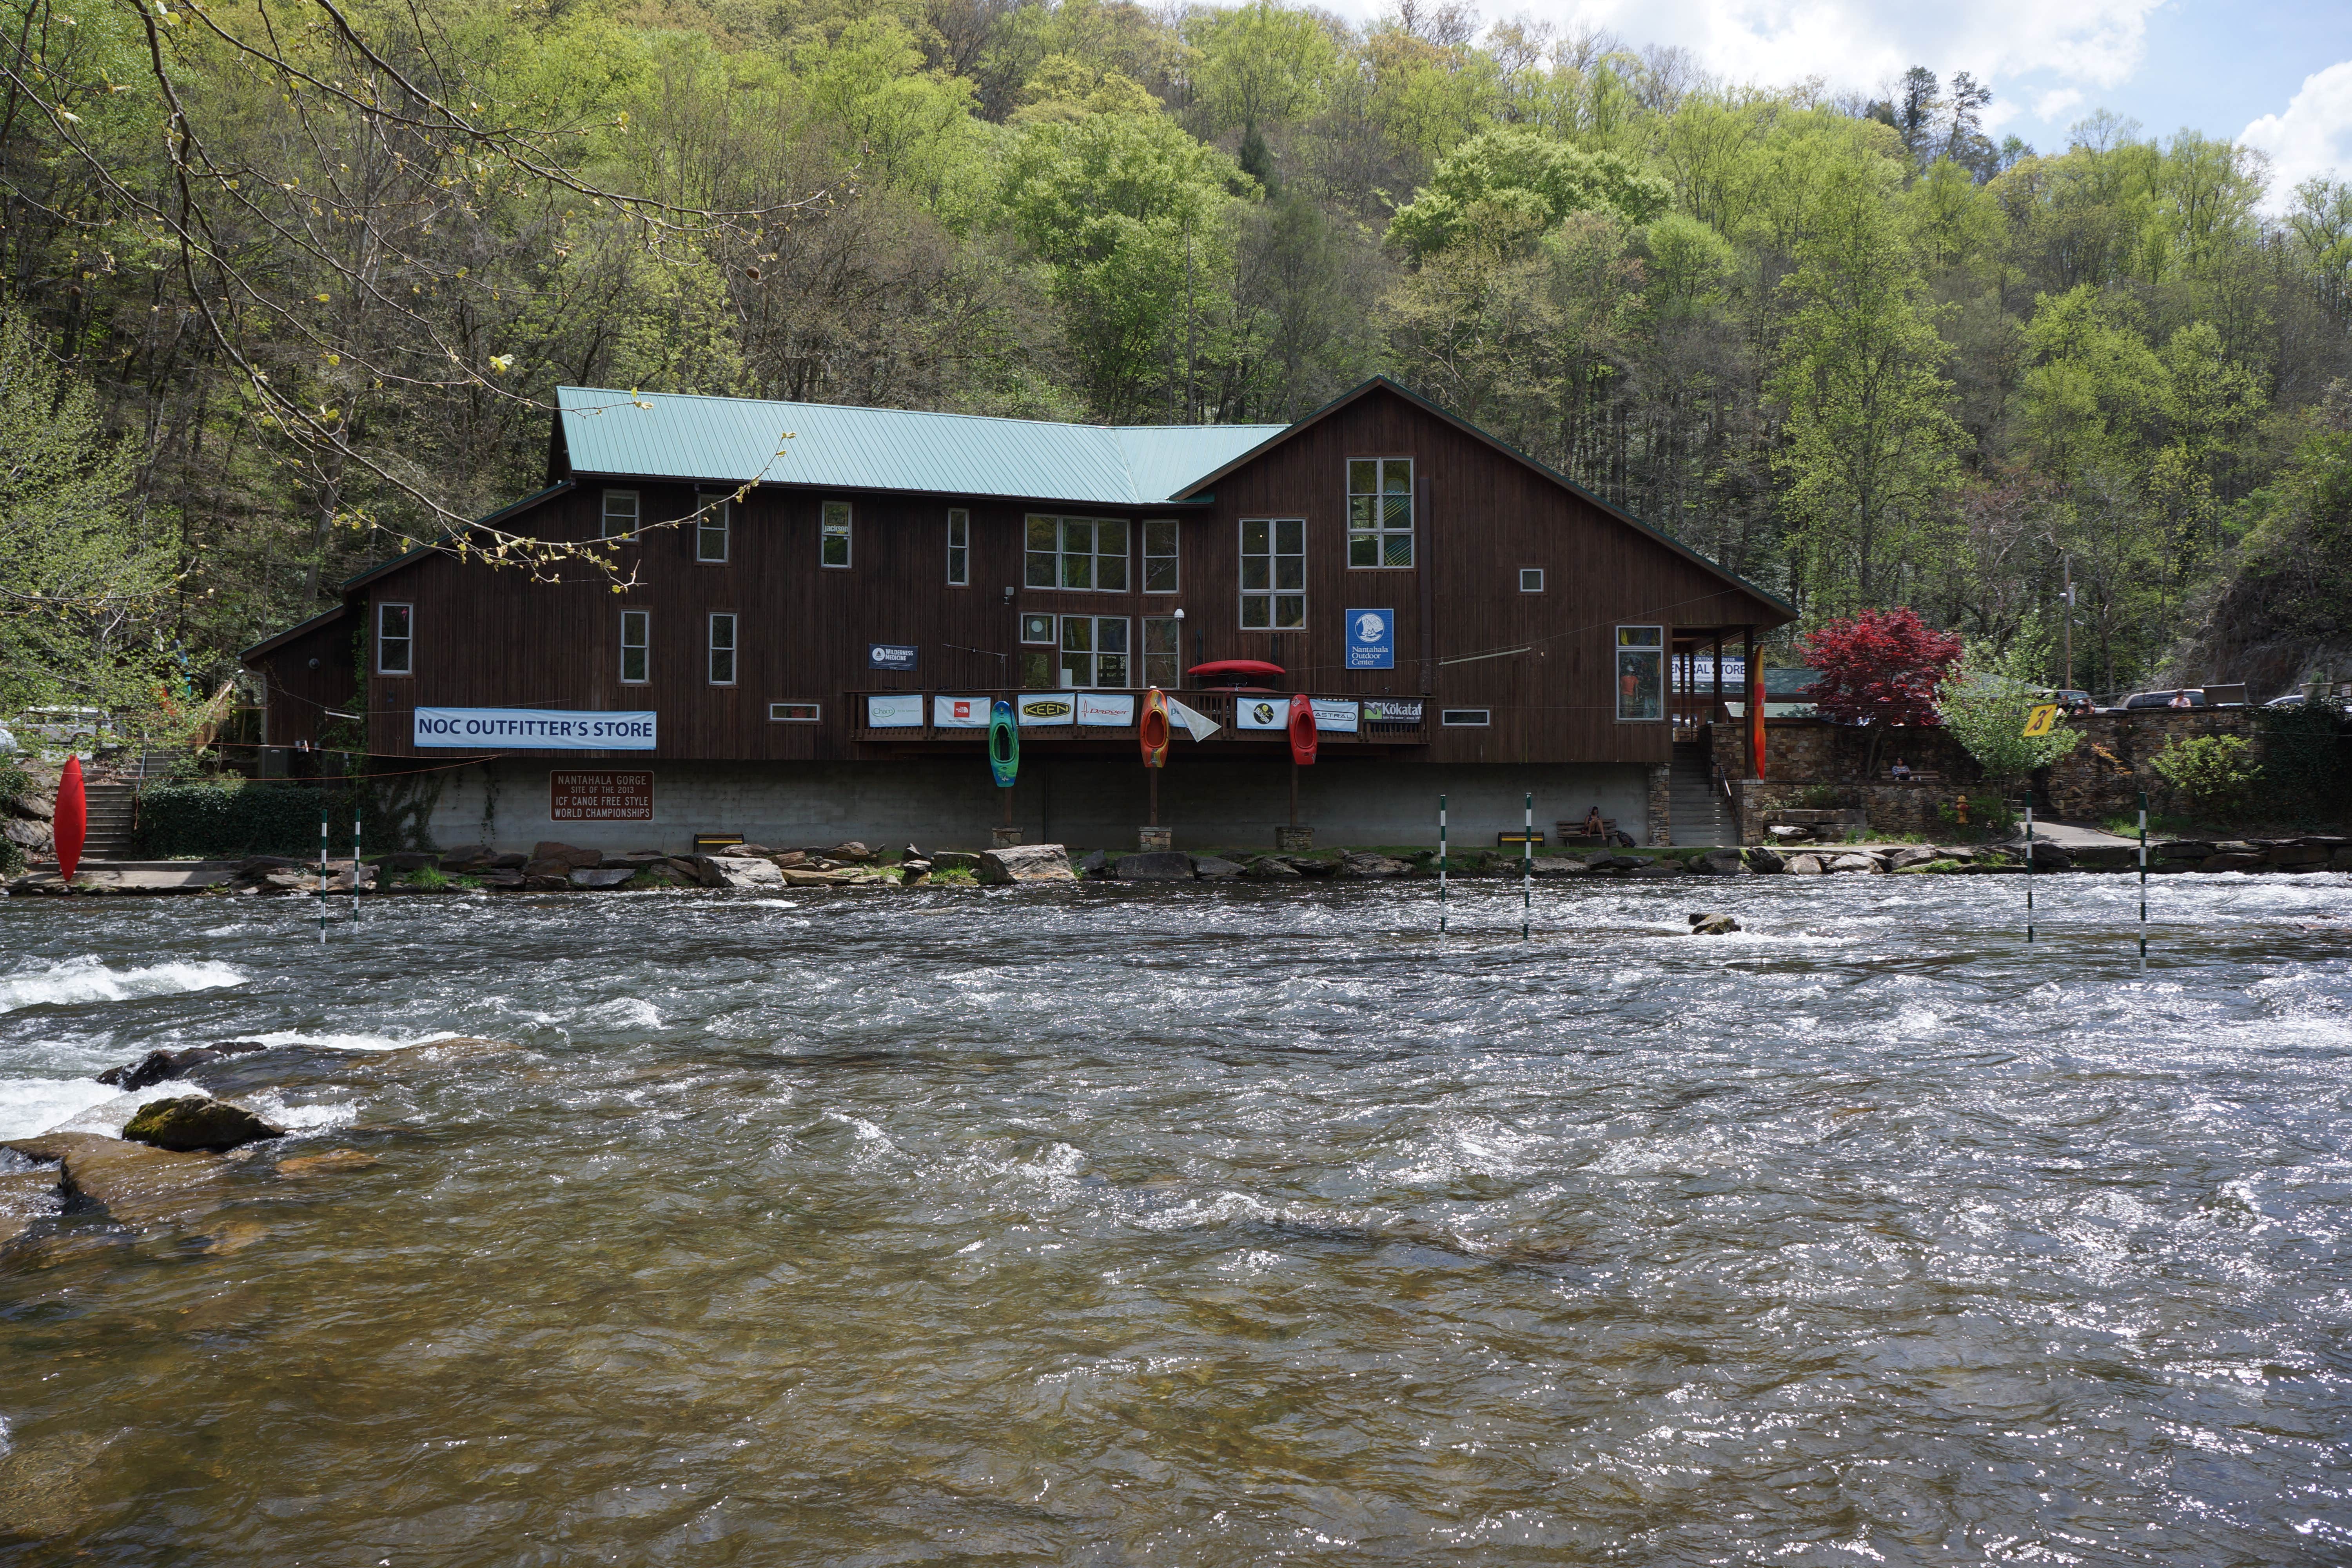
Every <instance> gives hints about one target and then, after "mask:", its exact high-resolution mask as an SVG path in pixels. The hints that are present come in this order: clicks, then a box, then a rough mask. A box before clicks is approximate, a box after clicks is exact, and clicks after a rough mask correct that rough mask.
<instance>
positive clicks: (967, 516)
mask: <svg viewBox="0 0 2352 1568" xmlns="http://www.w3.org/2000/svg"><path fill="white" fill-rule="evenodd" d="M948 586H949V587H950V588H969V587H970V586H971V513H970V512H968V511H966V510H964V509H963V508H961V507H950V509H949V510H948Z"/></svg>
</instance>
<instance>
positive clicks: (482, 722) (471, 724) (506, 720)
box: [413, 708, 654, 752]
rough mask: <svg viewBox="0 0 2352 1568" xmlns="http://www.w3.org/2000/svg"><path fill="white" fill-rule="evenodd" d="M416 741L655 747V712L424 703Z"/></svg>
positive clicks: (523, 748) (467, 745)
mask: <svg viewBox="0 0 2352 1568" xmlns="http://www.w3.org/2000/svg"><path fill="white" fill-rule="evenodd" d="M413 743H414V744H415V745H418V746H454V747H457V749H459V750H461V751H468V752H650V751H652V750H653V749H654V715H653V714H652V713H651V712H645V713H581V712H565V711H564V710H562V709H550V708H419V709H418V710H416V728H415V741H414V742H413Z"/></svg>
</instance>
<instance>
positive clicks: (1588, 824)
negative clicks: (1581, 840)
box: [1580, 805, 1607, 838]
mask: <svg viewBox="0 0 2352 1568" xmlns="http://www.w3.org/2000/svg"><path fill="white" fill-rule="evenodd" d="M1606 831H1607V829H1606V828H1605V827H1604V826H1602V824H1601V808H1600V807H1599V806H1597V805H1596V806H1594V807H1593V808H1592V809H1591V811H1588V812H1586V813H1585V814H1584V826H1583V827H1582V828H1581V829H1580V832H1581V833H1582V835H1583V837H1587V838H1599V837H1601V836H1602V835H1603V834H1604V833H1605V832H1606Z"/></svg>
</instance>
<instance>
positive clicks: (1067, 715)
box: [1013, 691, 1078, 730]
mask: <svg viewBox="0 0 2352 1568" xmlns="http://www.w3.org/2000/svg"><path fill="white" fill-rule="evenodd" d="M1013 707H1014V708H1015V709H1016V710H1019V712H1020V715H1021V727H1022V728H1023V729H1024V730H1034V729H1035V728H1037V727H1038V726H1039V725H1041V724H1067V723H1071V722H1073V721H1076V717H1077V712H1078V702H1077V694H1076V692H1070V691H1054V692H1040V693H1038V694H1037V695H1036V696H1034V697H1020V698H1016V699H1014V700H1013Z"/></svg>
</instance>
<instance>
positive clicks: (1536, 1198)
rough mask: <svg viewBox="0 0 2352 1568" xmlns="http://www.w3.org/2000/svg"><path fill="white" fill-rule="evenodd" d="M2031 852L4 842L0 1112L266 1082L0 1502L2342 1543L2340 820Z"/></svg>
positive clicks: (442, 1517)
mask: <svg viewBox="0 0 2352 1568" xmlns="http://www.w3.org/2000/svg"><path fill="white" fill-rule="evenodd" d="M2035 881H2036V888H2037V901H2038V902H2039V904H2040V910H2039V913H2040V917H2041V921H2042V929H2041V931H2040V932H2039V937H2040V940H2038V941H2036V942H2033V943H2032V945H2031V946H2028V945H2027V944H2026V943H2025V942H2023V940H2022V931H2021V923H2022V921H2021V917H2022V913H2023V910H2022V907H2021V904H2022V886H2021V882H2020V881H2019V880H2018V879H1993V878H1950V879H1938V878H1860V877H1851V878H1843V879H1789V878H1761V879H1744V880H1740V881H1737V882H1729V881H1687V882H1675V883H1672V884H1669V885H1666V886H1663V887H1661V886H1657V885H1655V884H1628V883H1611V884H1607V885H1601V886H1594V885H1587V884H1578V885H1572V886H1567V887H1560V886H1555V885H1544V886H1539V887H1538V889H1537V891H1536V894H1535V908H1534V911H1533V916H1532V919H1533V924H1534V933H1533V937H1532V940H1529V941H1527V942H1521V941H1520V940H1519V928H1518V922H1519V920H1520V906H1519V894H1518V889H1517V887H1516V885H1510V884H1504V883H1498V882H1481V883H1475V884H1466V885H1465V884H1457V885H1456V887H1455V889H1454V899H1453V902H1452V904H1451V909H1450V916H1451V921H1452V924H1453V926H1454V934H1452V935H1450V936H1448V937H1447V938H1445V939H1444V940H1443V941H1441V940H1440V939H1439V938H1438V936H1437V935H1436V931H1435V926H1436V919H1435V917H1436V913H1437V906H1436V901H1435V889H1433V887H1432V886H1430V885H1428V884H1423V883H1415V884H1411V885H1393V886H1363V887H1331V886H1325V887H1320V888H1317V889H1297V888H1260V887H1255V886H1248V887H1217V888H1193V889H1157V890H1155V889H1115V888H1101V887H1086V888H1079V889H1058V890H1047V889H1006V890H970V889H940V890H935V891H914V892H907V893H882V892H870V891H868V892H858V891H841V892H831V891H817V892H808V893H801V892H795V893H794V894H793V895H791V896H789V897H783V898H757V897H751V896H739V895H720V894H659V893H657V894H646V895H614V896H604V897H592V896H587V895H575V896H570V897H552V898H505V897H502V898H499V899H496V900H490V899H486V898H482V897H470V898H451V899H437V900H436V899H412V900H384V901H383V902H381V903H378V904H375V905H373V906H371V907H370V908H369V909H368V910H366V911H365V914H364V916H363V917H362V919H361V920H360V921H358V922H357V923H356V924H353V923H349V922H346V921H338V922H337V923H335V924H333V925H331V926H329V927H328V928H327V929H326V931H325V933H324V936H325V940H324V941H323V942H322V941H321V940H320V928H319V926H318V924H317V923H316V922H315V921H313V920H311V919H310V910H309V908H308V907H307V906H305V905H302V904H299V903H297V902H293V901H285V900H261V899H236V900H224V899H180V900H152V901H137V900H92V901H89V902H86V903H80V904H77V905H73V906H70V907H68V906H61V905H59V904H58V903H55V902H52V901H48V900H29V899H19V900H6V901H5V902H0V1134H22V1133H26V1132H29V1131H34V1130H36V1129H37V1128H41V1127H46V1126H53V1125H57V1124H58V1123H61V1122H63V1123H70V1124H73V1125H78V1126H84V1127H95V1128H99V1129H101V1130H104V1129H109V1128H119V1127H120V1125H121V1121H122V1120H123V1118H124V1117H125V1116H126V1115H127V1114H128V1111H129V1110H130V1109H131V1108H132V1107H134V1106H135V1105H136V1104H137V1103H139V1102H140V1101H141V1100H147V1099H152V1098H155V1097H157V1096H159V1095H161V1094H163V1093H165V1092H168V1091H167V1090H164V1089H149V1090H144V1091H142V1092H140V1093H138V1094H135V1095H131V1096H129V1097H121V1096H116V1095H113V1094H112V1093H111V1091H110V1090H108V1089H104V1088H103V1087H102V1086H99V1085H97V1084H95V1083H93V1082H92V1081H90V1079H89V1074H90V1073H92V1072H94V1071H95V1070H97V1069H100V1068H104V1067H107V1066H111V1065H113V1064H116V1063H119V1062H122V1061H126V1060H129V1059H131V1058H135V1057H136V1056H138V1055H139V1054H141V1053H142V1052H143V1051H145V1050H147V1049H149V1048H151V1047H155V1046H159V1045H173V1046H177V1045H192V1044H207V1043H217V1042H220V1041H224V1040H233V1039H260V1040H263V1041H266V1042H268V1043H269V1048H268V1050H266V1051H263V1052H260V1053H257V1054H254V1055H248V1056H246V1057H242V1058H237V1059H236V1061H235V1062H234V1064H232V1065H230V1066H228V1067H226V1068H221V1069H217V1070H215V1071H214V1072H213V1073H212V1075H211V1076H210V1078H209V1079H207V1080H206V1081H208V1082H210V1083H211V1084H212V1085H213V1086H214V1087H215V1089H218V1091H219V1092H222V1093H224V1094H227V1095H231V1096H233V1097H236V1098H239V1099H241V1100H245V1101H246V1102H247V1103H248V1104H251V1105H253V1106H255V1107H256V1108H257V1109H259V1110H262V1111H263V1112H264V1113H265V1114H268V1115H270V1116H272V1117H275V1118H277V1119H278V1120H279V1121H281V1122H282V1123H283V1124H285V1125H288V1126H289V1127H290V1128H291V1129H292V1132H291V1135H290V1136H289V1139H288V1140H287V1141H286V1142H284V1143H283V1144H282V1145H279V1146H278V1147H276V1148H274V1149H271V1150H270V1151H269V1152H267V1153H264V1154H261V1155H260V1156H259V1157H257V1158H254V1159H251V1160H248V1161H246V1162H244V1163H241V1164H239V1165H238V1166H237V1168H236V1173H234V1175H233V1176H232V1177H231V1178H230V1181H229V1183H228V1198H227V1201H226V1204H225V1205H223V1206H222V1207H221V1208H220V1209H219V1210H217V1211H216V1212H215V1213H214V1214H211V1215H207V1216H205V1217H203V1218H201V1219H199V1220H195V1221H192V1222H190V1223H188V1224H185V1225H182V1226H148V1227H145V1228H132V1227H127V1226H122V1225H119V1224H115V1223H112V1222H110V1220H109V1219H108V1217H107V1216H106V1215H103V1214H100V1213H94V1212H68V1213H64V1214H61V1215H54V1216H51V1217H48V1218H45V1219H43V1220H41V1221H40V1222H39V1223H38V1224H37V1226H36V1227H35V1229H34V1230H33V1232H32V1233H31V1234H29V1235H28V1236H27V1237H26V1238H25V1239H23V1240H21V1241H19V1242H18V1243H16V1245H15V1246H14V1247H12V1248H10V1249H9V1250H8V1251H6V1252H5V1253H0V1563H19V1562H22V1563H48V1562H52V1561H72V1562H76V1563H100V1564H146V1563H173V1564H213V1563H220V1564H242V1563H273V1564H275V1563H335V1564H341V1563H355V1564H359V1563H364V1564H379V1565H383V1564H388V1565H393V1568H409V1565H425V1564H433V1565H436V1568H441V1565H449V1564H477V1563H478V1564H485V1565H488V1564H499V1565H509V1564H542V1563H543V1564H556V1563H563V1564H572V1563H632V1564H634V1563H684V1564H731V1563H741V1564H755V1563H756V1564H768V1563H828V1564H831V1563H839V1564H886V1563H887V1564H901V1563H1056V1564H1063V1563H1066V1564H1108V1563H1182V1564H1188V1565H1191V1564H1255V1563H1268V1562H1273V1561H1318V1562H1319V1561H1328V1562H1335V1563H1336V1562H1347V1563H1365V1562H1397V1563H1401V1562H1407V1561H1410V1562H1416V1563H1419V1562H1428V1561H1433V1560H1436V1561H1453V1562H1461V1563H1586V1562H1590V1563H1604V1562H1606V1563H1661V1564H1684V1563H1689V1564H1699V1563H1734V1562H1756V1563H1765V1562H1769V1563H1854V1564H1869V1563H1958V1562H1974V1561H1987V1562H2000V1563H2011V1562H2015V1563H2027V1562H2031V1563H2178V1564H2197V1565H2200V1568H2214V1565H2223V1564H2281V1563H2342V1562H2345V1561H2347V1560H2352V1500H2347V1486H2348V1485H2352V1343H2348V1342H2347V1328H2352V1156H2347V1134H2352V963H2347V960H2352V878H2347V877H2345V876H2341V875H2327V876H2313V877H2300V878H2290V877H2286V876H2284V875H2280V876H2271V877H2244V876H2237V875H2230V876H2219V877H2176V878H2171V879H2163V880H2160V881H2158V883H2156V884H2155V886H2154V889H2153V900H2154V905H2155V915H2156V921H2155V923H2154V925H2153V926H2152V927H2151V931H2152V934H2153V942H2152V950H2153V951H2152V956H2151V959H2150V962H2149V964H2148V967H2147V972H2146V973H2145V974H2144V975H2143V974H2142V973H2139V972H2138V970H2137V966H2136V963H2135V952H2136V949H2135V946H2134V921H2135V918H2136V913H2137V906H2136V898H2137V889H2136V887H2135V885H2134V884H2133V883H2131V882H2130V881H2129V880H2127V879H2123V878H2116V877H2106V878H2100V877H2091V876H2075V875H2066V876H2055V877H2043V878H2038V879H2035ZM1699 909H1714V910H1727V911H1728V912H1730V913H1732V914H1733V915H1735V916H1736V917H1737V918H1738V920H1740V921H1742V922H1743V923H1744V924H1745V925H1746V926H1747V928H1748V929H1747V931H1744V932H1742V933H1741V934H1738V935H1734V936H1726V937H1719V938H1707V937H1691V936H1685V935H1681V934H1677V933H1678V932H1679V931H1681V930H1682V928H1683V927H1684V925H1685V915H1686V914H1687V913H1688V912H1689V911H1691V910H1699ZM446 1037H468V1038H481V1039H488V1040H493V1041H500V1042H509V1043H510V1047H509V1048H493V1047H480V1046H471V1045H460V1046H456V1047H447V1046H434V1045H432V1044H430V1043H429V1042H433V1041H435V1040H437V1039H443V1038H446ZM419 1042H427V1043H426V1044H424V1045H422V1046H420V1045H419ZM332 1150H353V1151H359V1152H364V1153H367V1154H369V1155H372V1156H373V1159H374V1163H373V1164H367V1165H363V1166H362V1165H354V1166H352V1167H350V1168H333V1167H330V1168H327V1169H324V1170H318V1171H314V1173H312V1174H310V1176H308V1177H306V1178H303V1179H296V1178H294V1177H291V1176H287V1175H280V1174H278V1173H275V1171H274V1164H275V1161H276V1159H277V1158H278V1157H285V1158H289V1159H291V1158H298V1157H301V1156H307V1155H310V1154H317V1153H321V1152H328V1151H332Z"/></svg>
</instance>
